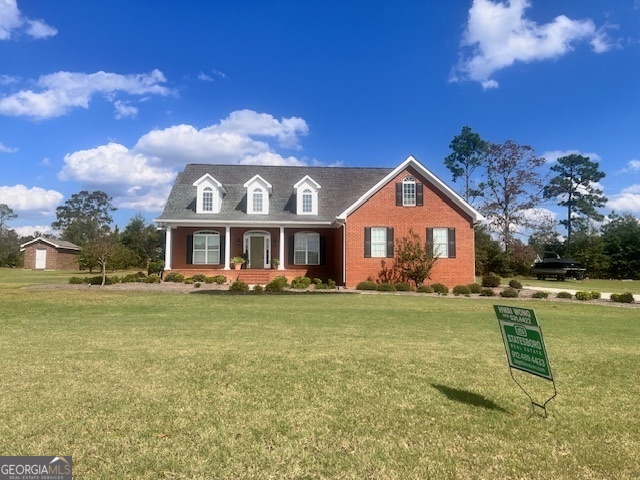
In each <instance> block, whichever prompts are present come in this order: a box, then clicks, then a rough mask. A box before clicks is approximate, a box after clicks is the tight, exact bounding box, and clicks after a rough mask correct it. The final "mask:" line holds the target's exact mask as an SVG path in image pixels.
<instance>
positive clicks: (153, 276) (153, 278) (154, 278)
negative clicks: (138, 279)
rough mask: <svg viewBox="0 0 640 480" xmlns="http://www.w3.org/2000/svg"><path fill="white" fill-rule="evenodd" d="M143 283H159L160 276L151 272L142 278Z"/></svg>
mask: <svg viewBox="0 0 640 480" xmlns="http://www.w3.org/2000/svg"><path fill="white" fill-rule="evenodd" d="M144 283H160V276H159V275H158V274H157V273H152V274H150V275H148V276H147V278H145V279H144Z"/></svg>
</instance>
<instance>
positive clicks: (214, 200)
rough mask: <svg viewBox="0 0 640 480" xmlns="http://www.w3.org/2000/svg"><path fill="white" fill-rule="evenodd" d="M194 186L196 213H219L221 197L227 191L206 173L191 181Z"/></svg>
mask: <svg viewBox="0 0 640 480" xmlns="http://www.w3.org/2000/svg"><path fill="white" fill-rule="evenodd" d="M193 186H194V187H196V213H220V209H221V208H222V197H223V196H224V194H225V193H227V191H226V190H225V188H224V187H223V186H222V184H221V183H220V182H219V181H217V180H216V179H215V178H213V177H212V176H211V175H209V174H208V173H207V174H205V175H203V176H202V177H200V178H199V179H198V180H196V181H195V182H193Z"/></svg>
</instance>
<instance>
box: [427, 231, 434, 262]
mask: <svg viewBox="0 0 640 480" xmlns="http://www.w3.org/2000/svg"><path fill="white" fill-rule="evenodd" d="M426 249H427V252H428V253H431V255H433V228H427V245H426Z"/></svg>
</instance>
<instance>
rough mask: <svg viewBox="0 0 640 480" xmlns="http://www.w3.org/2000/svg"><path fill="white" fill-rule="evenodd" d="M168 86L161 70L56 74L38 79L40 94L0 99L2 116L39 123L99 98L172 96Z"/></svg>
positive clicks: (16, 94) (26, 93)
mask: <svg viewBox="0 0 640 480" xmlns="http://www.w3.org/2000/svg"><path fill="white" fill-rule="evenodd" d="M0 1H2V0H0ZM165 82H166V78H165V76H164V75H163V73H162V72H161V71H160V70H153V71H152V72H150V73H143V74H132V75H120V74H117V73H108V72H96V73H90V74H87V73H77V72H56V73H52V74H50V75H44V76H42V77H40V78H39V79H38V82H37V83H38V86H39V87H40V88H41V90H40V91H33V90H21V91H19V92H17V93H14V94H12V95H8V96H5V97H2V98H0V115H7V116H15V117H17V116H26V117H30V118H33V119H36V120H42V119H47V118H53V117H59V116H61V115H64V114H66V113H67V112H68V111H69V110H71V109H72V108H88V107H89V102H90V100H91V99H92V97H93V95H95V94H100V93H101V94H104V95H105V96H108V98H109V99H110V100H111V101H113V100H114V98H115V95H116V94H117V93H124V94H128V95H148V94H153V95H168V94H169V93H170V92H171V91H170V90H169V89H168V88H167V87H166V86H164V85H163V83H165ZM116 108H117V107H116Z"/></svg>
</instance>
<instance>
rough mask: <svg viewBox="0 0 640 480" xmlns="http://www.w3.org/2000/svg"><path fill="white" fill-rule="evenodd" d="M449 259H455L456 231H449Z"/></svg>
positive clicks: (451, 229) (452, 229)
mask: <svg viewBox="0 0 640 480" xmlns="http://www.w3.org/2000/svg"><path fill="white" fill-rule="evenodd" d="M449 258H456V229H455V228H450V229H449Z"/></svg>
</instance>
